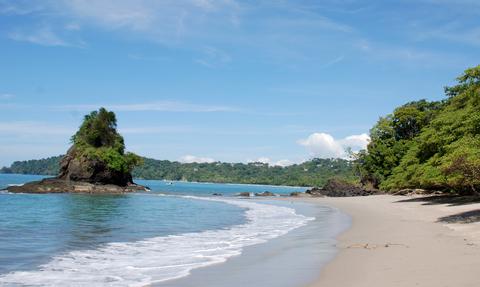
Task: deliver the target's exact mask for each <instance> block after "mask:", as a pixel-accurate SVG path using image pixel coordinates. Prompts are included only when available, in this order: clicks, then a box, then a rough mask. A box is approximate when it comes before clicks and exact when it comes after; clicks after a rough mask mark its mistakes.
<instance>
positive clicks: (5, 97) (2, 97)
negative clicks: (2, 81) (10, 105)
mask: <svg viewBox="0 0 480 287" xmlns="http://www.w3.org/2000/svg"><path fill="white" fill-rule="evenodd" d="M13 98H15V95H14V94H0V100H10V99H13Z"/></svg>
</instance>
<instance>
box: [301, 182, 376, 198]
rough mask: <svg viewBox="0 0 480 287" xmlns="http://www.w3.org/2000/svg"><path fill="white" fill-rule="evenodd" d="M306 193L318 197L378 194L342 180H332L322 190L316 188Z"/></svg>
mask: <svg viewBox="0 0 480 287" xmlns="http://www.w3.org/2000/svg"><path fill="white" fill-rule="evenodd" d="M305 193H307V194H309V195H311V196H316V197H322V196H329V197H349V196H367V195H373V194H378V191H377V190H369V189H365V188H363V187H362V186H359V185H356V184H353V183H350V182H347V181H343V180H340V179H330V180H328V181H327V183H326V184H325V185H324V186H323V187H322V188H318V187H314V188H312V189H309V190H307V191H306V192H305Z"/></svg>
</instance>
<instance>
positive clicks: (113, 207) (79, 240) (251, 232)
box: [0, 175, 310, 286]
mask: <svg viewBox="0 0 480 287" xmlns="http://www.w3.org/2000/svg"><path fill="white" fill-rule="evenodd" d="M40 178H41V177H40V176H28V175H0V187H6V186H8V185H9V184H21V183H24V182H28V181H32V180H38V179H40ZM139 183H141V184H144V185H148V186H149V187H150V188H151V190H152V191H151V192H146V193H135V194H125V195H87V194H45V195H43V194H42V195H34V194H8V193H3V194H0V285H2V286H24V285H28V286H84V285H87V284H88V285H91V286H105V285H112V286H135V285H139V286H142V285H144V284H149V283H152V282H162V281H165V280H170V279H174V278H179V277H183V276H187V275H188V274H189V272H190V270H192V269H194V268H198V267H202V266H207V265H210V264H214V263H220V262H224V261H225V260H226V259H227V258H229V257H231V256H234V255H238V254H240V253H241V252H242V249H243V248H244V247H245V246H249V245H253V244H257V243H261V242H265V241H266V240H269V239H271V238H275V237H278V236H280V235H283V234H285V233H286V232H288V231H290V230H292V229H294V228H297V227H299V226H302V225H304V224H306V223H307V222H308V220H310V219H309V218H306V217H305V216H301V215H298V214H296V213H295V211H294V210H293V209H291V208H286V207H279V206H274V205H266V204H260V203H256V202H253V201H252V200H238V199H236V198H234V197H233V196H234V195H235V194H237V193H239V192H251V193H256V192H263V191H267V190H268V191H271V192H275V193H278V194H286V193H290V192H292V191H297V190H298V189H296V188H288V187H271V186H256V185H226V184H200V183H184V182H173V183H169V182H163V181H139ZM212 193H222V194H223V195H224V196H223V197H211V196H210V195H211V194H212Z"/></svg>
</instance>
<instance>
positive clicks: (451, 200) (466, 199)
mask: <svg viewBox="0 0 480 287" xmlns="http://www.w3.org/2000/svg"><path fill="white" fill-rule="evenodd" d="M397 202H423V205H435V204H446V205H449V206H457V205H466V204H474V203H480V196H459V195H433V196H422V197H414V198H408V199H402V200H399V201H397Z"/></svg>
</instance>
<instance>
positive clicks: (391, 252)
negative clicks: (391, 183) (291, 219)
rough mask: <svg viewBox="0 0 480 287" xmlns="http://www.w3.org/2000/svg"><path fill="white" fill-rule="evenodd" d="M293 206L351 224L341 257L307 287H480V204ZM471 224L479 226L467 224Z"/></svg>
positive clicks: (403, 201) (383, 199) (394, 201)
mask: <svg viewBox="0 0 480 287" xmlns="http://www.w3.org/2000/svg"><path fill="white" fill-rule="evenodd" d="M288 200H295V201H302V202H309V203H314V204H318V205H327V206H331V207H335V208H338V209H339V210H341V211H342V212H344V213H346V214H348V215H349V216H350V217H351V218H352V226H351V228H350V229H348V230H346V231H345V232H343V233H342V234H341V235H340V236H338V238H337V244H336V246H337V248H338V253H337V255H336V256H335V257H334V258H333V260H331V261H330V262H329V263H328V264H326V266H324V267H323V268H321V270H320V272H319V276H318V278H317V279H316V280H315V281H314V282H312V284H309V285H307V286H308V287H330V286H342V287H348V286H355V287H362V286H369V287H375V286H379V287H380V286H382V287H383V286H432V287H433V286H435V287H437V286H455V287H462V286H472V287H473V286H478V284H480V275H478V270H479V269H480V222H478V216H479V215H478V214H480V203H458V202H450V203H448V202H443V201H442V202H439V201H435V200H425V199H423V198H422V197H419V196H416V197H407V196H391V195H376V196H368V197H349V198H298V199H291V198H290V199H288ZM469 220H470V221H476V222H473V223H468V224H467V223H462V222H464V221H469Z"/></svg>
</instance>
